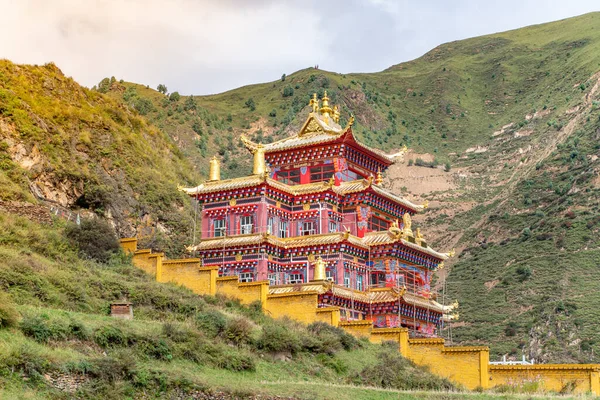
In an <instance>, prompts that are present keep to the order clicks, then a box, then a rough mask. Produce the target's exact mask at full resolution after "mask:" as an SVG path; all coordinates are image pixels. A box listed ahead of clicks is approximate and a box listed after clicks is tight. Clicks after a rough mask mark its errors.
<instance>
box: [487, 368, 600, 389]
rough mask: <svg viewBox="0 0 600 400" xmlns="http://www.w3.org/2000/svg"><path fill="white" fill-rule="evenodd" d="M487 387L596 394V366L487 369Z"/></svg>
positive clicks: (599, 377) (599, 384) (599, 383)
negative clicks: (488, 383)
mask: <svg viewBox="0 0 600 400" xmlns="http://www.w3.org/2000/svg"><path fill="white" fill-rule="evenodd" d="M489 369H490V383H491V386H492V387H493V386H498V385H509V386H517V387H518V386H522V385H527V386H529V387H530V388H531V387H532V386H533V387H535V385H536V382H537V384H538V385H539V390H540V391H550V390H552V391H555V392H564V393H571V392H572V393H587V392H591V393H594V394H599V393H600V372H599V371H600V365H598V364H537V365H490V366H489Z"/></svg>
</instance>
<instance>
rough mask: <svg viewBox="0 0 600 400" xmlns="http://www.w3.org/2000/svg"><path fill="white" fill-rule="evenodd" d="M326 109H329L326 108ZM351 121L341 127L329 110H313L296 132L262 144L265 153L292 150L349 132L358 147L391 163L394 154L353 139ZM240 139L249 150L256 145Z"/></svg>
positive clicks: (352, 119) (335, 138) (245, 138)
mask: <svg viewBox="0 0 600 400" xmlns="http://www.w3.org/2000/svg"><path fill="white" fill-rule="evenodd" d="M328 110H330V109H329V108H328ZM353 121H354V118H353V117H352V118H350V121H349V123H348V125H347V126H346V127H345V128H342V127H341V126H340V125H339V124H338V123H337V122H335V119H334V118H332V117H330V116H329V111H328V112H326V113H325V114H323V113H321V114H320V113H319V112H314V111H313V112H311V113H309V114H308V118H307V119H306V121H305V122H304V125H302V128H300V131H299V132H298V133H297V134H295V135H293V136H290V137H288V138H285V139H281V140H278V141H276V142H273V143H268V144H264V145H263V146H264V148H265V153H272V152H277V151H283V150H292V149H295V148H298V147H304V146H309V145H315V144H321V143H328V142H332V141H335V140H337V139H339V138H341V137H342V136H343V135H344V134H346V133H350V135H351V140H353V141H354V142H355V143H356V145H357V146H358V147H360V148H362V149H365V150H367V151H369V152H372V153H374V154H376V155H377V156H378V157H380V158H382V159H384V160H385V161H387V162H389V163H390V164H391V163H393V162H394V156H391V155H388V154H386V153H385V152H383V151H381V150H379V149H375V148H372V147H369V146H367V145H364V144H362V143H360V142H358V141H356V139H354V136H353V135H352V133H351V131H349V128H350V126H351V125H352V122H353ZM241 140H242V142H243V143H244V145H246V147H247V148H248V150H250V151H254V150H255V149H256V148H257V146H258V143H254V142H252V141H251V140H249V139H248V138H247V137H246V136H244V135H242V136H241Z"/></svg>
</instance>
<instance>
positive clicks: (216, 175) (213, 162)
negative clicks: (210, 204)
mask: <svg viewBox="0 0 600 400" xmlns="http://www.w3.org/2000/svg"><path fill="white" fill-rule="evenodd" d="M208 180H209V181H218V180H221V163H220V162H219V159H218V158H217V156H214V157H213V158H211V159H210V164H209V172H208Z"/></svg>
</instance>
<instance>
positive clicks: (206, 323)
mask: <svg viewBox="0 0 600 400" xmlns="http://www.w3.org/2000/svg"><path fill="white" fill-rule="evenodd" d="M226 325H227V318H225V315H224V314H223V313H221V312H219V311H217V310H206V311H204V312H200V313H198V315H197V316H196V326H197V327H198V329H199V330H200V331H201V332H202V333H204V334H205V335H206V336H207V337H216V336H217V335H219V334H221V333H223V331H224V330H225V326H226Z"/></svg>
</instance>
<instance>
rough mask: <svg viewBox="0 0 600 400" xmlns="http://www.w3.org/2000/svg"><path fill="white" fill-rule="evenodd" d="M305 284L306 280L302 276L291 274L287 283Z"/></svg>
mask: <svg viewBox="0 0 600 400" xmlns="http://www.w3.org/2000/svg"><path fill="white" fill-rule="evenodd" d="M303 282H304V278H303V277H302V274H289V275H288V277H287V283H289V284H295V283H303Z"/></svg>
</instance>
